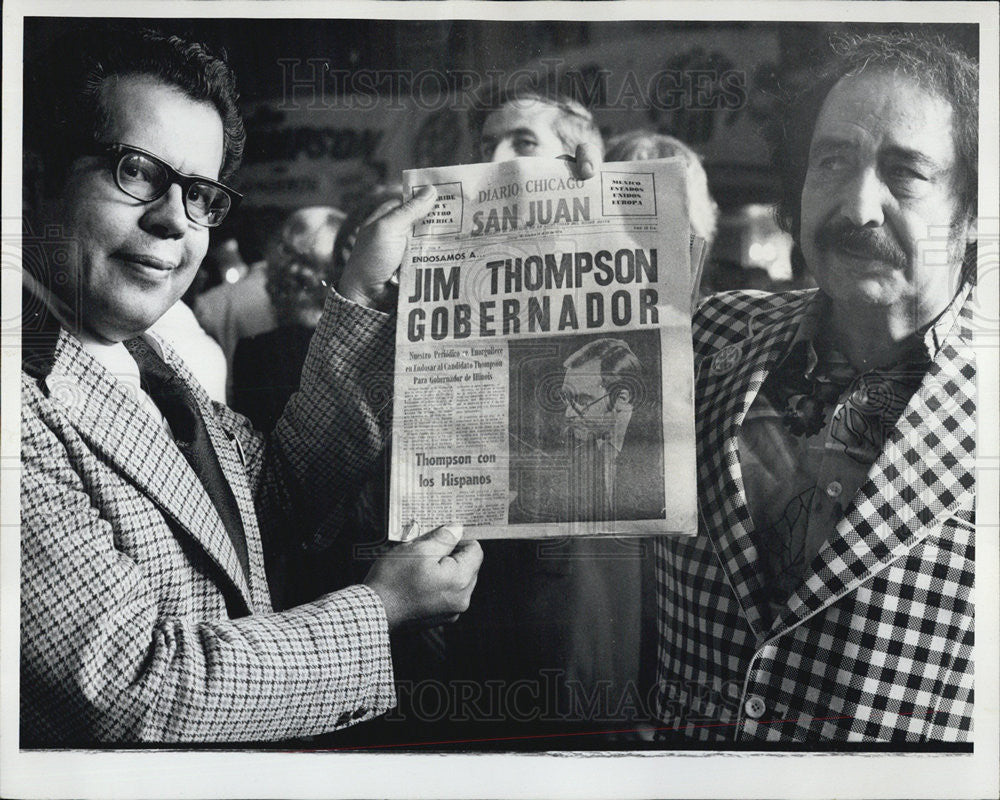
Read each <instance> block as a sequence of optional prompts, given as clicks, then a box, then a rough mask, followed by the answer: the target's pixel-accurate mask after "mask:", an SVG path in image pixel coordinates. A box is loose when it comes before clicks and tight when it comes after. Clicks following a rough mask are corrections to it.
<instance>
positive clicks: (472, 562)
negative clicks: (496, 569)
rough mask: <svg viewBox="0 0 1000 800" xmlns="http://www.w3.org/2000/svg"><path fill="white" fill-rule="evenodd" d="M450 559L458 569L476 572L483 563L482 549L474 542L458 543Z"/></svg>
mask: <svg viewBox="0 0 1000 800" xmlns="http://www.w3.org/2000/svg"><path fill="white" fill-rule="evenodd" d="M451 557H452V558H453V559H455V562H456V563H457V564H458V566H459V568H460V569H462V570H470V571H472V572H476V571H478V570H479V565H480V564H482V563H483V548H482V547H480V545H479V542H477V541H475V540H471V541H465V542H460V543H459V544H457V545H456V546H455V549H454V550H453V551H452V552H451Z"/></svg>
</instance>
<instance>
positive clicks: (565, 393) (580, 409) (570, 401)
mask: <svg viewBox="0 0 1000 800" xmlns="http://www.w3.org/2000/svg"><path fill="white" fill-rule="evenodd" d="M608 397H611V392H605V393H604V394H602V395H601V396H600V397H596V398H594V399H593V400H591V401H590V402H587V403H581V402H579V401H578V400H577V399H576V396H575V395H574V394H573V393H572V392H571V391H569V390H568V389H565V388H563V389H560V390H559V399H560V400H562V403H563V405H564V406H565V407H566V408H572V409H573V411H575V412H576V415H577V416H578V417H582V416H584V415H586V413H587V412H588V411H589V410H590V408H591V407H592V406H595V405H597V403H600V402H601V401H602V400H604V399H605V398H608Z"/></svg>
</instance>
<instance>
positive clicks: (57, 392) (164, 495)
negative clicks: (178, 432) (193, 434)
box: [45, 330, 254, 608]
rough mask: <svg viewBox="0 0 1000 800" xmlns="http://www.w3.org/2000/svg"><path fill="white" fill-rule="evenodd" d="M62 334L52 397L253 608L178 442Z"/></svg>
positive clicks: (230, 547)
mask: <svg viewBox="0 0 1000 800" xmlns="http://www.w3.org/2000/svg"><path fill="white" fill-rule="evenodd" d="M59 337H60V338H59V342H58V344H57V346H56V351H55V359H54V363H53V365H52V369H51V371H50V372H49V374H48V375H47V376H46V377H45V384H46V387H47V388H48V390H49V396H50V399H51V400H52V401H53V402H54V403H57V404H58V405H59V406H60V407H61V408H62V409H63V410H64V412H65V413H66V415H67V416H68V418H69V420H70V421H71V423H72V424H73V426H74V427H75V428H76V429H77V430H78V432H79V433H80V435H81V436H83V437H84V438H85V439H86V440H87V441H88V442H89V443H90V445H91V446H92V447H93V448H94V449H95V450H97V451H100V452H101V453H103V455H104V456H105V458H107V459H108V461H109V462H110V463H112V464H114V465H115V466H116V467H117V468H118V469H119V470H120V471H121V472H122V473H123V474H124V475H125V476H127V477H128V479H129V480H131V481H132V482H133V483H134V484H135V485H136V486H137V487H138V488H139V489H140V490H141V491H142V492H143V494H145V495H146V496H147V497H149V498H150V499H151V500H152V501H153V502H154V503H156V505H157V506H159V508H160V509H161V510H162V511H163V513H165V514H166V515H167V516H169V517H170V518H171V519H173V520H174V521H175V522H176V523H177V525H178V526H179V527H180V528H182V529H183V530H184V531H186V532H187V534H188V535H189V536H190V537H191V538H192V539H193V540H194V541H195V542H197V543H198V544H199V545H200V546H201V547H202V548H203V549H204V551H205V552H206V553H207V554H208V556H209V557H210V558H211V559H212V560H213V561H214V562H215V563H216V565H217V566H218V567H219V569H221V570H222V572H223V574H224V575H225V576H226V577H227V578H228V579H229V581H230V582H231V583H232V585H233V586H234V587H235V589H236V590H237V591H238V592H239V595H240V597H241V599H242V600H243V602H244V603H246V605H247V607H248V608H253V607H254V606H253V604H252V602H251V600H252V597H251V592H250V588H249V586H248V585H247V581H246V578H245V577H244V575H243V569H242V567H241V566H240V563H239V559H238V557H237V555H236V551H235V550H234V549H233V545H232V542H231V541H230V539H229V536H228V534H227V533H226V530H225V527H224V526H223V524H222V520H221V519H220V518H219V515H218V512H217V511H216V510H215V506H214V505H213V503H212V500H211V498H209V496H208V494H207V492H206V491H205V488H204V486H202V483H201V481H200V480H198V477H197V476H196V475H195V473H194V471H193V470H192V469H191V467H190V465H189V464H188V462H187V461H186V459H185V458H184V456H183V455H182V454H181V452H180V450H178V449H177V446H176V444H175V443H174V441H173V439H172V438H171V437H170V435H169V434H168V433H167V432H166V431H165V430H164V429H163V428H162V427H161V426H160V425H159V423H158V422H157V421H156V420H155V419H153V417H151V416H150V415H149V414H148V413H147V412H146V411H145V410H144V409H143V408H142V407H141V406H140V405H139V404H138V402H137V401H136V398H134V397H133V396H132V394H131V393H130V391H129V390H128V389H127V387H126V386H125V385H123V384H121V383H120V382H119V381H118V380H117V379H115V378H114V377H113V376H112V375H111V374H109V373H108V371H107V370H106V369H105V368H104V367H103V366H102V365H101V364H99V363H98V362H97V361H96V360H94V358H92V357H91V356H90V355H89V354H88V353H86V352H85V351H84V350H83V348H82V347H81V346H80V344H79V342H77V340H76V339H75V338H74V337H73V336H72V335H71V334H69V333H67V332H66V331H65V330H61V331H60V333H59ZM227 476H228V473H227ZM241 511H242V509H241Z"/></svg>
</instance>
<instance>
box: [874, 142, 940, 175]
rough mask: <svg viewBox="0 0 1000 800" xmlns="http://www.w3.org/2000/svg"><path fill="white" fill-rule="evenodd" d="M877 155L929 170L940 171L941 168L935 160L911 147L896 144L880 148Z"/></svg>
mask: <svg viewBox="0 0 1000 800" xmlns="http://www.w3.org/2000/svg"><path fill="white" fill-rule="evenodd" d="M879 155H880V157H888V158H893V159H897V160H899V161H906V162H907V163H910V164H919V165H921V166H924V167H928V168H931V169H940V168H941V167H942V164H940V163H939V162H938V161H937V160H936V159H934V158H931V157H930V156H929V155H927V154H926V153H924V152H923V151H921V150H914V149H913V148H912V147H903V146H902V145H898V144H890V145H886V146H885V147H883V148H882V152H881V153H880V154H879Z"/></svg>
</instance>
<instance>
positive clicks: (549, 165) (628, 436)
mask: <svg viewBox="0 0 1000 800" xmlns="http://www.w3.org/2000/svg"><path fill="white" fill-rule="evenodd" d="M427 184H433V185H434V186H435V187H436V189H437V200H436V203H435V206H434V209H433V210H432V211H431V213H430V214H429V215H428V216H427V217H426V218H425V219H424V220H422V221H421V222H419V223H417V224H416V225H415V226H414V230H413V232H412V236H411V239H410V244H409V247H408V250H407V253H406V256H405V258H404V260H403V265H402V269H401V272H400V294H399V320H398V325H397V335H396V370H395V385H394V389H395V396H394V403H395V405H394V424H393V445H392V474H391V485H390V504H389V530H390V532H392V533H391V534H390V535H391V537H392V538H395V539H408V538H411V537H412V536H415V535H418V534H419V533H422V532H425V531H426V530H428V529H429V528H432V527H435V526H437V525H441V524H444V523H447V522H450V521H455V522H461V523H463V524H464V525H465V528H466V536H469V537H476V538H483V539H486V538H524V537H547V536H567V535H572V536H591V535H646V534H651V533H689V534H690V533H694V532H695V529H696V488H695V451H694V410H693V374H692V373H693V370H692V350H691V313H690V308H691V297H692V293H693V290H694V287H693V285H692V284H693V279H692V274H693V270H692V261H691V259H692V253H699V254H700V253H701V252H702V251H703V248H702V247H701V246H700V244H697V243H696V246H694V247H692V246H691V244H690V238H689V228H688V221H687V214H686V210H685V201H684V197H685V191H684V167H683V164H682V163H681V162H680V161H677V160H675V159H665V160H659V161H641V162H629V163H607V164H603V165H602V166H601V168H600V172H599V174H598V175H596V176H595V177H593V178H591V179H589V180H586V181H582V180H579V179H577V178H575V177H574V175H573V171H572V166H571V165H570V164H569V163H567V162H565V161H561V160H556V159H517V160H514V161H508V162H503V163H498V164H473V165H467V166H460V167H446V168H435V169H422V170H411V171H407V172H405V173H404V191H405V193H406V195H407V196H410V195H411V194H412V193H414V192H415V191H417V190H418V189H419V188H420V187H421V186H423V185H427ZM697 266H698V265H697V264H695V268H696V269H697Z"/></svg>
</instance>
